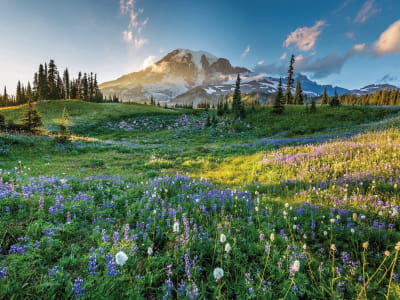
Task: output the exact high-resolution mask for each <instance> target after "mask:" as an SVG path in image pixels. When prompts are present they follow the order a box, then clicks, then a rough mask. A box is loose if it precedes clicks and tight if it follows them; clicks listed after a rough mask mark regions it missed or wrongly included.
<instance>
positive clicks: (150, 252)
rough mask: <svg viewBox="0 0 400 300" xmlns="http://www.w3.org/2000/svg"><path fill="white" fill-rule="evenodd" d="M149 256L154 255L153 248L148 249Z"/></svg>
mask: <svg viewBox="0 0 400 300" xmlns="http://www.w3.org/2000/svg"><path fill="white" fill-rule="evenodd" d="M147 254H148V255H152V254H153V248H151V247H149V248H147Z"/></svg>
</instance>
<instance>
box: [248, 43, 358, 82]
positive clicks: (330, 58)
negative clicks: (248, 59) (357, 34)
mask: <svg viewBox="0 0 400 300" xmlns="http://www.w3.org/2000/svg"><path fill="white" fill-rule="evenodd" d="M364 49H365V44H361V45H355V46H353V48H351V49H350V50H348V51H347V52H346V53H344V54H343V55H338V54H336V53H330V54H328V55H326V56H324V57H320V58H317V57H316V53H310V54H307V55H304V56H303V55H298V56H296V57H295V58H296V62H295V65H294V70H295V72H306V73H310V75H311V76H312V78H324V77H327V76H329V75H330V74H334V73H336V74H340V72H341V70H342V68H343V66H344V64H345V63H346V61H347V60H349V59H350V58H352V57H353V56H355V55H357V54H359V53H360V52H361V51H363V50H364ZM254 70H255V71H256V72H265V73H272V74H279V75H281V74H285V73H286V71H287V63H286V62H284V61H281V62H280V63H278V64H269V65H262V66H259V65H256V66H255V68H254Z"/></svg>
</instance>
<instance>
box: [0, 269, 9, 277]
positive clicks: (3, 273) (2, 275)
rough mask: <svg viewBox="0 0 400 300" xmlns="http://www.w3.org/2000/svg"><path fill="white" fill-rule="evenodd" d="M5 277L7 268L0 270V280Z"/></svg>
mask: <svg viewBox="0 0 400 300" xmlns="http://www.w3.org/2000/svg"><path fill="white" fill-rule="evenodd" d="M7 275H8V273H7V268H6V267H2V268H0V279H4V278H6V277H7Z"/></svg>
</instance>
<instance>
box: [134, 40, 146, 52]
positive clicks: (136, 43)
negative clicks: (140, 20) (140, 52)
mask: <svg viewBox="0 0 400 300" xmlns="http://www.w3.org/2000/svg"><path fill="white" fill-rule="evenodd" d="M148 42H149V41H148V40H147V39H144V38H135V39H134V44H135V47H136V48H137V49H139V48H141V47H142V46H143V45H145V44H147V43H148Z"/></svg>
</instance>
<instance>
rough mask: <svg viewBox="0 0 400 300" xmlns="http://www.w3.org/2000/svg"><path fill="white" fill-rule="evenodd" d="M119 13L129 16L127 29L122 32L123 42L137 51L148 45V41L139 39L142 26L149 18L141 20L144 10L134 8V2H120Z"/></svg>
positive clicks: (133, 0)
mask: <svg viewBox="0 0 400 300" xmlns="http://www.w3.org/2000/svg"><path fill="white" fill-rule="evenodd" d="M119 6H120V11H121V14H122V15H128V16H129V24H128V29H127V30H124V31H123V33H122V34H123V40H124V41H125V42H127V43H129V44H132V45H134V46H135V47H136V48H137V49H138V48H140V47H142V46H143V45H145V44H147V43H148V39H146V38H143V37H141V36H140V35H141V33H142V31H143V28H144V26H146V24H147V23H148V22H149V18H145V19H144V20H141V18H140V17H141V15H142V14H143V13H144V10H143V9H141V8H136V7H135V0H120V2H119Z"/></svg>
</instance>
